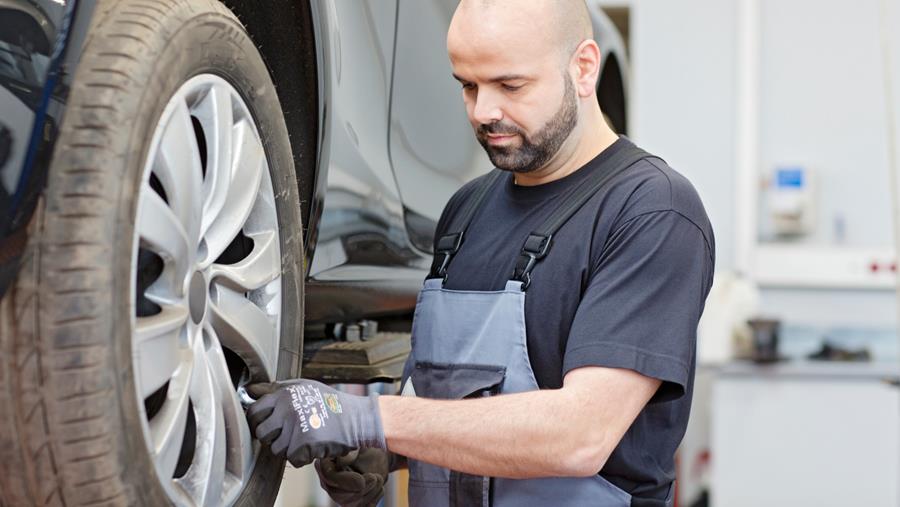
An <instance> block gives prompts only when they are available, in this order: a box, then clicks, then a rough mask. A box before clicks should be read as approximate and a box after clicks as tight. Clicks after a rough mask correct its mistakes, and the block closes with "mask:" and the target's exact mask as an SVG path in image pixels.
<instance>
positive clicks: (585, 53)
mask: <svg viewBox="0 0 900 507" xmlns="http://www.w3.org/2000/svg"><path fill="white" fill-rule="evenodd" d="M447 50H448V53H449V55H450V61H451V64H452V65H453V75H454V77H455V78H456V79H457V80H458V81H459V82H460V83H461V84H462V86H463V100H464V102H465V104H466V110H467V112H468V115H469V121H470V122H471V123H472V127H473V128H474V129H475V135H476V137H477V138H478V141H479V142H480V143H481V145H482V146H483V147H484V149H485V150H486V151H487V153H488V155H489V156H490V159H491V162H492V163H493V164H494V165H495V166H497V167H498V168H500V169H504V170H508V171H514V172H518V173H529V172H533V171H537V170H540V169H542V168H544V167H545V166H546V165H547V164H548V163H549V162H550V161H551V160H552V159H553V158H554V157H556V156H557V154H558V153H560V151H561V150H562V151H565V148H566V147H568V148H569V149H573V148H572V146H573V144H577V143H576V141H577V139H573V138H577V137H578V134H580V130H579V126H580V125H582V124H583V123H584V122H583V117H584V116H585V110H586V109H588V108H591V107H593V108H597V105H596V104H597V99H596V92H595V87H596V82H597V75H598V73H599V67H600V51H599V48H598V47H597V44H596V43H595V42H594V41H593V30H592V28H591V20H590V15H589V13H588V10H587V7H586V5H585V3H584V0H461V2H460V4H459V7H458V8H457V10H456V14H455V15H454V16H453V21H452V23H451V25H450V31H449V33H448V35H447ZM597 113H599V108H597ZM573 132H574V133H575V134H576V135H573Z"/></svg>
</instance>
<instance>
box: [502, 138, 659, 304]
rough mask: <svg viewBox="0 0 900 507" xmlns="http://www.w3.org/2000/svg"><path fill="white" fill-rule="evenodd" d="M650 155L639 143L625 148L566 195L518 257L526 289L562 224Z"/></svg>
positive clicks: (518, 275) (517, 273)
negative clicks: (533, 272)
mask: <svg viewBox="0 0 900 507" xmlns="http://www.w3.org/2000/svg"><path fill="white" fill-rule="evenodd" d="M649 157H653V155H651V154H649V153H647V152H646V151H644V150H642V149H640V148H638V147H637V146H633V145H632V146H628V147H626V148H623V149H622V150H620V151H619V152H618V153H616V154H615V155H613V156H612V158H610V159H609V161H608V162H606V163H605V164H604V165H605V166H606V167H607V168H608V169H606V170H603V171H600V170H594V171H593V173H592V174H591V175H590V176H589V177H588V179H587V181H585V183H584V184H582V185H579V186H577V187H574V188H572V189H571V190H569V191H568V192H567V193H566V194H565V195H563V196H562V199H561V202H562V203H561V204H560V206H559V207H558V208H556V210H555V211H554V212H553V213H551V214H550V216H549V217H547V220H545V221H544V223H543V224H542V225H541V226H540V227H538V228H537V229H536V230H535V231H534V232H532V233H531V234H529V235H528V239H526V240H525V244H524V245H523V246H522V251H521V253H520V254H519V258H518V260H516V267H515V270H514V271H513V276H512V279H513V280H517V281H520V282H522V290H523V291H524V290H525V289H527V288H528V286H529V285H531V270H532V269H534V266H535V264H537V262H538V261H540V260H541V259H543V258H544V257H546V256H547V252H549V251H550V244H551V243H552V242H553V235H554V234H556V232H557V231H558V230H559V229H560V227H562V226H563V225H564V224H565V223H566V222H567V221H568V220H569V219H570V218H572V215H574V214H575V213H576V212H577V211H578V210H579V209H581V207H582V206H584V204H585V203H586V202H588V200H590V198H591V197H593V196H594V195H596V194H597V192H599V191H600V190H602V189H603V187H604V186H606V185H607V184H608V183H609V182H610V181H612V180H613V178H615V177H616V176H617V175H619V174H621V173H622V172H624V171H625V170H626V169H628V168H629V167H631V166H632V165H634V164H635V163H637V162H638V161H639V160H643V159H645V158H649Z"/></svg>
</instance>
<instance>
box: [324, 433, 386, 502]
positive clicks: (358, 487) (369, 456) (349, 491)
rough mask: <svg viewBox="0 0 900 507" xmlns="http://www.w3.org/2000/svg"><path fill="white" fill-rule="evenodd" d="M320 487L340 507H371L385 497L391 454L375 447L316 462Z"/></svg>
mask: <svg viewBox="0 0 900 507" xmlns="http://www.w3.org/2000/svg"><path fill="white" fill-rule="evenodd" d="M316 471H317V472H318V473H319V484H320V485H321V486H322V489H324V490H325V491H326V492H328V496H330V497H331V499H332V500H334V501H335V502H336V503H337V504H338V505H341V506H342V507H372V506H374V505H376V504H377V503H378V500H380V499H381V497H382V496H383V495H384V484H385V482H387V478H388V474H389V473H390V471H391V470H390V455H389V453H388V452H387V451H384V450H382V449H378V448H375V447H370V448H363V449H359V450H358V451H351V452H350V453H349V454H347V455H346V456H341V457H338V458H322V459H318V460H316Z"/></svg>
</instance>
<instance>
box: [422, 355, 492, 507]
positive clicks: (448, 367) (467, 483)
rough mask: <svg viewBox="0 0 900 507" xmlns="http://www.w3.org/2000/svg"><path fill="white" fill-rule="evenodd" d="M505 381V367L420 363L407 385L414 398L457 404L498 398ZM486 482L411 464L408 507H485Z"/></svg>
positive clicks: (486, 496)
mask: <svg viewBox="0 0 900 507" xmlns="http://www.w3.org/2000/svg"><path fill="white" fill-rule="evenodd" d="M505 377H506V367H504V366H494V365H480V364H447V363H430V362H422V361H419V362H416V364H415V366H414V368H413V371H412V373H411V375H410V378H409V382H411V383H412V390H413V391H414V392H415V393H416V396H419V397H422V398H432V399H441V400H459V399H464V398H480V397H483V396H493V395H495V394H498V393H499V392H500V389H501V388H502V386H503V380H504V378H505ZM488 481H489V479H488V478H481V477H475V476H471V475H468V474H461V473H458V472H451V471H450V470H448V469H446V468H442V467H439V466H436V465H431V464H429V463H423V462H421V461H415V460H410V461H409V501H410V505H412V506H425V505H427V506H429V507H431V506H436V507H440V506H445V505H446V506H450V505H452V506H456V505H460V506H462V505H465V506H469V505H474V506H477V505H487V502H488V491H489V488H488V486H489V482H488ZM451 486H452V487H451Z"/></svg>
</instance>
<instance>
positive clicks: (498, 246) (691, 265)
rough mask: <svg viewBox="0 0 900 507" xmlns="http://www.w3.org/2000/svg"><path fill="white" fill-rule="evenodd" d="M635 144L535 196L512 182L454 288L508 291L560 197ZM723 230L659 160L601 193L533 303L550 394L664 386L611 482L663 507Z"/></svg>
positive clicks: (484, 208) (498, 194)
mask: <svg viewBox="0 0 900 507" xmlns="http://www.w3.org/2000/svg"><path fill="white" fill-rule="evenodd" d="M630 143H631V141H629V140H627V139H625V138H620V139H619V140H618V141H616V142H615V143H614V144H613V145H612V146H610V147H609V148H607V149H606V150H604V151H603V152H602V153H600V154H599V155H598V156H597V157H595V158H594V159H593V160H591V161H590V162H588V163H587V164H586V165H585V166H584V167H582V168H581V169H579V170H578V171H575V172H574V173H572V174H570V175H568V176H566V177H564V178H561V179H559V180H556V181H552V182H550V183H546V184H543V185H537V186H531V187H525V186H518V185H515V184H514V183H513V177H512V174H508V173H507V174H502V175H501V176H500V179H499V181H497V182H495V184H494V188H493V189H492V191H491V192H490V193H489V194H488V195H487V196H485V198H484V201H483V202H482V204H481V207H480V208H479V210H478V212H477V213H476V214H475V215H474V217H473V219H472V222H471V224H470V226H469V229H468V231H467V232H466V236H465V241H464V243H463V245H462V247H461V249H460V250H459V252H458V253H457V254H456V255H455V256H454V258H453V260H452V262H451V263H450V267H449V270H448V278H447V284H446V288H448V289H459V290H480V291H489V290H502V289H503V288H504V286H505V284H506V281H507V280H509V279H510V278H511V274H512V272H513V268H514V266H515V262H516V259H517V257H518V254H519V252H520V250H521V248H522V245H523V243H524V241H525V238H527V237H528V234H529V233H531V232H533V231H534V230H535V229H537V228H538V227H539V226H540V225H541V224H542V223H543V221H544V220H545V219H546V217H547V216H548V215H549V214H550V213H552V212H553V211H554V210H555V209H556V208H557V207H558V206H559V205H560V195H561V194H564V193H565V192H566V191H567V190H569V189H571V188H572V187H575V186H578V185H580V184H581V183H583V182H584V181H585V179H586V178H587V177H588V176H589V174H590V173H591V172H592V171H605V170H609V169H610V168H609V167H605V165H604V163H605V162H607V161H608V160H609V159H610V157H611V156H612V155H613V154H614V153H615V152H616V151H618V150H621V149H623V148H624V147H626V146H627V145H629V144H630ZM484 178H485V176H482V177H479V178H476V179H475V180H473V181H471V182H469V183H467V184H466V185H465V186H463V187H462V188H461V189H460V190H459V191H457V193H456V194H454V196H453V197H452V198H451V199H450V201H449V202H448V204H447V206H446V207H445V209H444V212H443V214H442V216H441V219H440V221H439V222H438V226H437V232H436V235H435V238H440V237H441V235H442V234H445V233H450V232H456V231H450V230H448V225H449V224H453V223H454V221H455V219H456V216H457V214H458V213H459V212H460V209H461V207H460V206H461V204H464V203H466V202H467V201H468V198H469V197H470V195H471V193H472V191H473V190H474V189H475V188H477V186H478V185H480V184H481V183H482V182H483V180H484ZM714 252H715V248H714V240H713V233H712V228H711V227H710V224H709V219H708V218H707V216H706V212H705V210H704V209H703V204H702V203H701V202H700V198H699V197H698V195H697V193H696V191H695V190H694V188H693V187H692V186H691V184H690V182H688V180H687V179H685V178H684V177H683V176H682V175H680V174H679V173H677V172H675V171H674V170H673V169H672V168H670V167H669V166H668V165H666V164H665V163H664V162H662V161H661V160H659V159H656V158H650V159H644V160H641V161H639V162H638V163H636V164H634V165H633V166H632V167H630V168H628V169H626V170H625V172H624V173H622V174H620V175H618V176H616V177H615V178H614V179H613V180H612V181H611V182H610V183H609V184H608V185H607V186H606V187H605V188H604V189H603V190H601V191H600V192H598V193H597V194H596V195H594V196H593V197H592V198H591V199H590V200H589V201H588V202H587V203H586V204H585V205H584V206H583V207H582V208H581V209H580V210H579V211H578V212H577V213H576V214H575V215H573V216H572V218H571V219H570V220H569V221H568V222H567V223H566V224H565V225H564V226H563V227H562V228H561V229H560V230H559V231H558V232H557V234H556V236H555V237H554V240H553V244H552V246H551V248H550V251H549V253H548V254H547V256H546V257H545V258H544V259H543V260H542V261H540V262H539V263H538V264H537V266H536V267H535V268H534V270H533V272H532V283H531V286H530V287H529V288H528V290H527V292H526V296H525V324H526V331H527V332H526V335H527V340H528V353H529V357H530V358H531V363H532V368H533V369H534V373H535V376H536V377H537V381H538V385H539V386H540V387H541V388H542V389H553V388H559V387H561V386H562V380H563V377H564V376H565V374H566V373H567V372H568V371H570V370H572V369H575V368H579V367H582V366H604V367H614V368H627V369H631V370H634V371H637V372H638V373H641V374H643V375H646V376H648V377H653V378H657V379H660V380H662V381H663V384H662V386H661V387H660V389H659V391H658V392H657V393H656V395H655V396H654V397H653V399H652V400H651V401H650V403H649V404H648V405H647V406H646V407H645V408H644V410H643V411H641V413H640V414H639V415H638V417H637V419H636V420H635V422H634V424H633V425H632V426H631V428H630V429H629V430H628V432H627V433H626V434H625V436H624V437H623V438H622V440H621V442H620V443H619V446H618V447H617V448H616V449H615V451H614V452H613V453H612V455H611V456H610V458H609V460H608V461H607V463H606V465H605V466H604V467H603V470H601V471H600V474H601V475H602V476H603V477H605V478H606V479H607V480H609V481H610V482H612V483H613V484H615V485H616V486H618V487H619V488H621V489H623V490H625V491H627V492H629V493H631V494H632V496H634V497H636V498H635V500H634V503H633V504H632V505H635V506H637V505H641V506H644V505H646V506H652V505H662V504H661V503H659V502H654V501H650V502H647V501H646V500H642V499H651V498H658V499H664V498H665V495H666V493H667V492H668V486H669V484H670V482H671V481H672V480H673V479H674V478H675V464H674V454H675V450H676V448H677V447H678V445H679V443H680V442H681V439H682V437H683V436H684V431H685V428H686V426H687V422H688V414H689V412H690V406H691V393H692V388H693V380H694V370H695V352H696V337H697V323H698V320H699V319H700V314H701V312H702V311H703V305H704V302H705V300H706V295H707V294H708V293H709V289H710V285H711V284H712V278H713V265H714V259H715V254H714Z"/></svg>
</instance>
